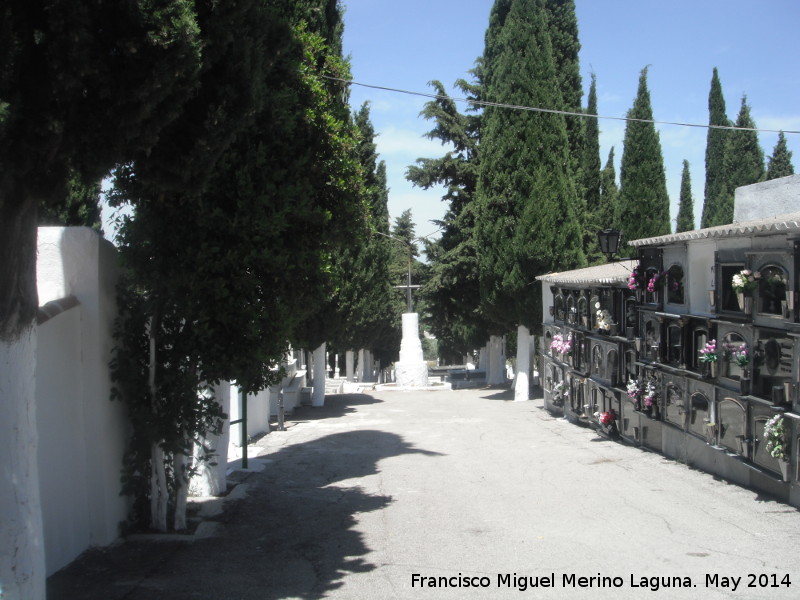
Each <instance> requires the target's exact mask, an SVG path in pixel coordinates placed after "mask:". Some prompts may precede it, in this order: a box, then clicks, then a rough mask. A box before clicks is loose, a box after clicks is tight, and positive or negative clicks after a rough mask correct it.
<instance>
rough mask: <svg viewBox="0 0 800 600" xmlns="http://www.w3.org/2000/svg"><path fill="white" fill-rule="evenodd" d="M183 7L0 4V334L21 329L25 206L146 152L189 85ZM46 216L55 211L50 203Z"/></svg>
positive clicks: (31, 218) (28, 215)
mask: <svg viewBox="0 0 800 600" xmlns="http://www.w3.org/2000/svg"><path fill="white" fill-rule="evenodd" d="M200 53H201V49H200V41H199V39H198V25H197V21H196V14H195V3H194V2H191V1H188V0H153V1H150V2H103V1H101V0H89V1H85V2H64V1H62V0H29V1H27V2H5V3H3V4H2V7H0V107H1V108H0V113H1V116H0V140H2V144H0V337H2V338H5V337H7V336H13V335H15V332H17V331H18V330H19V329H20V328H21V327H25V326H28V325H29V324H30V323H32V322H33V318H34V316H35V311H36V304H37V302H36V287H35V277H36V276H35V268H36V265H35V262H36V245H35V231H36V230H35V228H36V225H37V218H36V209H37V207H38V206H41V205H52V206H54V207H57V206H58V205H61V204H63V203H64V198H65V196H66V193H65V190H66V189H67V184H68V181H69V178H70V177H71V175H72V173H77V175H78V176H79V178H80V180H81V181H95V180H98V179H100V178H101V177H102V176H103V175H105V174H106V173H107V172H108V170H109V169H111V167H112V166H113V165H114V164H115V163H116V162H119V161H124V160H127V159H128V158H129V157H130V156H131V155H132V154H133V153H135V152H137V151H139V150H143V151H144V150H146V149H148V148H150V147H152V146H153V145H154V143H155V142H156V141H157V140H158V137H159V135H160V133H161V131H162V130H163V128H164V127H165V126H166V125H168V124H169V123H171V122H172V121H173V120H174V119H175V117H176V116H177V115H178V114H179V113H180V111H181V110H182V106H183V104H184V103H185V102H186V100H187V99H188V97H189V96H190V94H191V93H192V91H193V90H194V89H195V87H196V84H197V75H198V71H199V68H200ZM56 211H57V212H58V209H57V208H56Z"/></svg>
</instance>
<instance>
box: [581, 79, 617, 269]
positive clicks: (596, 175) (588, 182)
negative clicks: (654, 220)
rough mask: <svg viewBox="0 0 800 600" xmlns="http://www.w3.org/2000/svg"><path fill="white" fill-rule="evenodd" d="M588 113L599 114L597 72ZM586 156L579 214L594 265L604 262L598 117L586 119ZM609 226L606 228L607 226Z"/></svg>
mask: <svg viewBox="0 0 800 600" xmlns="http://www.w3.org/2000/svg"><path fill="white" fill-rule="evenodd" d="M586 113H587V114H589V115H597V78H596V77H595V75H594V73H592V83H591V85H590V86H589V98H588V106H587V107H586ZM582 157H583V160H582V167H581V176H582V179H583V185H582V186H581V188H582V191H583V198H582V201H581V200H579V201H578V206H579V208H580V211H579V215H581V216H582V219H581V221H582V226H583V251H584V253H585V254H586V258H587V259H588V261H589V262H590V263H592V264H593V263H596V262H602V261H603V260H604V257H603V254H602V253H601V252H600V247H599V245H598V243H597V232H598V231H599V230H600V229H603V227H601V226H600V216H601V212H602V210H601V206H600V127H599V125H598V122H597V119H596V118H594V117H589V118H587V119H586V125H585V136H584V146H583V156H582ZM609 226H610V225H606V227H609Z"/></svg>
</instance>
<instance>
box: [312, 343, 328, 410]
mask: <svg viewBox="0 0 800 600" xmlns="http://www.w3.org/2000/svg"><path fill="white" fill-rule="evenodd" d="M326 373H327V369H326V365H325V343H323V344H322V345H321V346H320V347H319V348H317V349H316V350H314V391H313V392H312V395H311V406H325V375H326Z"/></svg>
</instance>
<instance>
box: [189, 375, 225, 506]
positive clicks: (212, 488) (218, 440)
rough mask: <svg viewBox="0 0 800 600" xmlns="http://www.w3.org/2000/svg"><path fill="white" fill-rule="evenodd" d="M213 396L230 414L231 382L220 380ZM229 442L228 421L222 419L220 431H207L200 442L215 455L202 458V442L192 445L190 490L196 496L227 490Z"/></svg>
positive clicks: (221, 492)
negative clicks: (192, 473)
mask: <svg viewBox="0 0 800 600" xmlns="http://www.w3.org/2000/svg"><path fill="white" fill-rule="evenodd" d="M214 398H216V400H217V402H218V403H219V404H220V406H221V408H222V412H224V413H225V414H226V415H229V414H230V404H231V384H230V383H229V382H227V381H223V382H220V384H219V385H218V386H216V387H215V388H214ZM229 442H230V426H229V425H228V421H223V423H222V432H221V433H220V434H219V435H217V434H214V433H207V434H206V436H205V437H204V438H203V440H202V443H203V444H205V445H206V446H207V447H208V448H210V449H211V451H212V452H213V453H214V455H215V456H213V457H212V458H211V460H210V461H207V460H205V459H204V456H205V451H204V450H203V447H202V444H200V443H196V444H195V445H194V468H195V470H196V472H195V476H194V477H193V478H192V484H191V486H190V492H191V493H192V494H193V495H196V496H221V495H222V494H223V493H224V492H225V491H226V490H227V479H226V474H225V472H226V471H227V468H228V444H229ZM212 463H213V464H212Z"/></svg>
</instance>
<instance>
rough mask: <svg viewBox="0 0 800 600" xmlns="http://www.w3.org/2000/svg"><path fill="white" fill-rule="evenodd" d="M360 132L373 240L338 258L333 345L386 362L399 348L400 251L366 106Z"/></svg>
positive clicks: (359, 116) (358, 119)
mask: <svg viewBox="0 0 800 600" xmlns="http://www.w3.org/2000/svg"><path fill="white" fill-rule="evenodd" d="M354 122H355V125H356V127H357V129H358V132H359V141H358V145H357V147H356V155H357V157H358V162H359V164H360V165H361V169H362V173H363V176H364V191H365V194H366V201H367V211H368V217H369V223H368V225H369V227H370V230H371V235H367V236H364V238H363V239H360V238H359V237H358V236H354V238H353V240H351V242H350V243H349V244H347V245H345V246H344V247H342V248H340V249H339V251H338V252H336V254H335V264H336V268H337V270H338V271H339V276H338V280H339V282H340V283H339V285H338V289H337V291H336V295H335V301H334V305H335V309H336V310H335V312H336V317H338V318H336V320H337V322H338V324H339V325H340V327H338V328H337V330H336V331H335V332H334V335H333V336H332V339H331V341H332V342H333V344H334V346H335V347H336V348H338V349H339V350H343V351H344V350H355V349H360V348H366V349H369V350H372V351H373V353H374V354H375V355H376V357H377V358H378V359H379V360H381V362H385V363H386V364H388V362H387V361H389V359H391V356H389V349H390V348H391V350H393V351H395V352H396V349H397V347H398V346H399V341H400V338H399V330H400V320H399V316H397V318H395V315H396V312H395V311H394V310H393V307H394V304H395V300H396V296H397V292H396V291H395V290H394V289H393V288H392V282H391V281H390V279H389V262H390V261H391V259H392V256H393V252H394V248H395V246H396V245H398V244H397V243H396V242H393V241H392V240H391V239H389V238H388V237H386V236H387V235H388V234H389V209H388V206H387V203H388V198H389V192H388V189H387V187H386V165H385V163H384V162H383V161H380V162H378V153H377V148H376V145H375V129H374V127H373V125H372V122H371V120H370V115H369V104H368V103H365V104H364V105H363V106H362V107H361V108H360V109H359V110H358V111H357V112H356V113H355V115H354Z"/></svg>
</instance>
